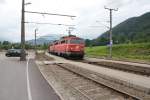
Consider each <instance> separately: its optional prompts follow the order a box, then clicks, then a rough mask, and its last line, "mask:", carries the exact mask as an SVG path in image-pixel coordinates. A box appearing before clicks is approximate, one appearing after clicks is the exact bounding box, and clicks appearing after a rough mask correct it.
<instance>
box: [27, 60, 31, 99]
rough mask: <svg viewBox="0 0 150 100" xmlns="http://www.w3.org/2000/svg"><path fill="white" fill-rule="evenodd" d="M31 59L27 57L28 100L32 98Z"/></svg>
mask: <svg viewBox="0 0 150 100" xmlns="http://www.w3.org/2000/svg"><path fill="white" fill-rule="evenodd" d="M29 60H30V58H29V57H28V59H27V67H26V73H27V92H28V100H32V96H31V88H30V82H29Z"/></svg>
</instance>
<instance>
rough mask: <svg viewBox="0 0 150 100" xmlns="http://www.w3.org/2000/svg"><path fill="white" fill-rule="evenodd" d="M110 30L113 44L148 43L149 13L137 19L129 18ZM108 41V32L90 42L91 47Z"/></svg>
mask: <svg viewBox="0 0 150 100" xmlns="http://www.w3.org/2000/svg"><path fill="white" fill-rule="evenodd" d="M112 30H113V34H112V37H113V42H114V43H129V42H132V43H135V42H136V43H137V42H138V43H139V42H150V12H149V13H146V14H144V15H141V16H139V17H133V18H129V19H127V20H125V21H124V22H122V23H120V24H118V25H117V26H115V27H114V28H113V29H112ZM108 41H109V32H108V31H107V32H105V33H103V34H102V35H101V36H99V37H98V38H96V39H94V40H92V42H93V45H106V44H108Z"/></svg>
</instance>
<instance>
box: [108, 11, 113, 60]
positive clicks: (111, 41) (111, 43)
mask: <svg viewBox="0 0 150 100" xmlns="http://www.w3.org/2000/svg"><path fill="white" fill-rule="evenodd" d="M109 40H110V41H109V42H110V43H109V45H110V48H109V57H110V58H112V45H113V40H112V9H110V34H109Z"/></svg>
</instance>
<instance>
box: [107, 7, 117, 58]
mask: <svg viewBox="0 0 150 100" xmlns="http://www.w3.org/2000/svg"><path fill="white" fill-rule="evenodd" d="M104 8H105V9H107V10H109V11H110V30H109V58H112V46H113V40H112V11H118V9H112V8H107V7H104Z"/></svg>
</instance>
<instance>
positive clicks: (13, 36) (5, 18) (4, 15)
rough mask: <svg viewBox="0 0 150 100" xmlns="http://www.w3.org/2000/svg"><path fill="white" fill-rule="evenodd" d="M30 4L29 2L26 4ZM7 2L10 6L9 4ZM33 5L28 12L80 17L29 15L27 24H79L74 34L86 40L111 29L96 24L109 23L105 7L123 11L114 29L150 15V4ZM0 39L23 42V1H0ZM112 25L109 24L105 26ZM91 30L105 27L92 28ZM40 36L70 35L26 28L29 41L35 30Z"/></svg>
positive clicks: (96, 0) (101, 0) (54, 0)
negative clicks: (21, 36) (134, 19)
mask: <svg viewBox="0 0 150 100" xmlns="http://www.w3.org/2000/svg"><path fill="white" fill-rule="evenodd" d="M26 1H28V0H26ZM5 2H7V3H5ZM31 2H32V4H31V5H27V6H25V9H26V10H27V11H40V12H50V13H60V14H69V15H75V16H77V17H76V18H74V20H71V18H67V17H58V16H47V15H45V16H44V17H43V16H42V15H36V14H27V13H26V21H37V22H50V23H62V24H75V25H76V26H75V28H76V29H75V30H74V31H73V32H72V33H73V34H76V35H78V36H81V37H84V38H90V39H93V38H96V37H97V36H99V35H101V34H102V33H103V32H105V31H107V30H108V29H107V28H105V27H104V26H103V25H102V24H100V23H96V20H99V21H102V22H106V21H109V11H108V10H106V9H104V6H107V7H111V8H119V10H118V11H117V12H115V11H114V12H113V26H115V25H117V24H118V23H120V22H122V21H124V20H126V19H127V18H130V17H134V16H139V15H141V14H144V13H146V12H148V11H150V10H149V9H150V1H149V0H44V1H43V0H31ZM2 3H5V5H1V6H0V14H1V17H0V22H1V24H0V35H1V37H4V38H7V39H9V40H13V41H20V22H21V20H20V19H21V0H0V4H2ZM104 24H106V25H109V23H104ZM90 26H102V27H96V28H92V27H90ZM36 27H38V28H39V31H38V33H39V34H40V36H41V35H46V34H67V31H66V29H68V27H66V26H52V25H35V24H26V39H32V38H34V29H35V28H36Z"/></svg>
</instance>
